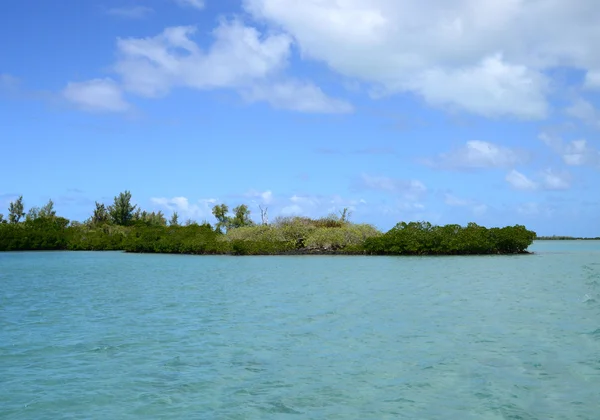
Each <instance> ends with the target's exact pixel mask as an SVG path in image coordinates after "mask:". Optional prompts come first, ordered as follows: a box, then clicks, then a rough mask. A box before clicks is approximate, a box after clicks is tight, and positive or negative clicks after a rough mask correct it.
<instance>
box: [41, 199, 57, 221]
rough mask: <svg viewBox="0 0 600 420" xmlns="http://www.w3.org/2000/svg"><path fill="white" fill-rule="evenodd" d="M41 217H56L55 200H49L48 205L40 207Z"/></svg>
mask: <svg viewBox="0 0 600 420" xmlns="http://www.w3.org/2000/svg"><path fill="white" fill-rule="evenodd" d="M39 217H44V218H48V219H51V218H54V217H56V210H54V202H53V201H52V200H48V202H47V203H46V205H45V206H43V207H42V208H41V209H40V212H39Z"/></svg>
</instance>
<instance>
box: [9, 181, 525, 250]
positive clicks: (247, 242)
mask: <svg viewBox="0 0 600 420" xmlns="http://www.w3.org/2000/svg"><path fill="white" fill-rule="evenodd" d="M212 212H213V215H214V216H215V219H216V220H217V223H216V224H215V225H214V226H212V225H211V224H209V223H208V222H202V223H197V222H195V221H192V220H187V221H186V222H184V223H183V224H181V223H180V222H179V216H178V214H177V213H174V214H173V215H172V216H171V218H170V220H169V221H167V219H166V217H165V215H164V214H163V213H162V212H161V211H158V212H147V211H142V210H141V209H140V208H139V207H137V206H136V205H132V203H131V193H130V192H129V191H125V192H122V193H120V194H119V195H118V196H116V197H115V198H114V202H113V204H112V205H110V206H106V205H104V204H101V203H98V202H96V203H95V209H94V210H93V214H92V215H91V217H90V218H89V219H87V220H85V221H84V222H77V221H69V220H68V219H66V218H63V217H60V216H57V215H56V211H55V210H54V204H53V202H52V201H51V200H50V201H49V202H48V204H46V205H45V206H43V207H41V208H37V207H33V208H31V209H30V210H29V211H28V212H27V213H25V211H24V203H23V197H22V196H21V197H19V198H18V199H17V200H15V201H14V202H12V203H11V204H10V206H9V215H8V219H5V218H4V216H3V215H1V214H0V251H27V250H29V251H32V250H71V251H106V250H113V251H125V252H137V253H167V254H195V255H491V254H523V253H528V252H527V248H528V247H529V245H531V244H532V243H533V240H534V239H536V233H535V232H533V231H530V230H527V229H526V228H525V226H522V225H516V226H507V227H503V228H497V227H495V228H486V227H483V226H479V225H477V224H475V223H469V224H468V225H467V226H460V225H454V224H450V225H445V226H435V225H432V224H430V223H428V222H410V223H406V222H400V223H398V224H396V226H394V227H393V228H392V229H390V230H389V231H387V232H385V233H384V232H381V231H379V230H378V229H377V228H375V227H374V226H372V225H370V224H358V223H352V222H350V221H349V220H348V215H349V213H348V210H347V209H344V210H343V211H341V212H340V214H339V215H329V216H326V217H322V218H319V219H311V218H308V217H300V216H294V217H278V218H276V219H275V220H274V222H273V223H269V222H268V217H267V212H266V209H262V208H261V223H255V222H254V221H253V220H252V219H251V218H250V214H251V212H250V209H249V208H248V206H246V205H244V204H242V205H239V206H237V207H235V208H234V209H233V212H232V213H230V211H229V208H228V206H227V205H225V204H219V205H215V206H214V207H213V209H212Z"/></svg>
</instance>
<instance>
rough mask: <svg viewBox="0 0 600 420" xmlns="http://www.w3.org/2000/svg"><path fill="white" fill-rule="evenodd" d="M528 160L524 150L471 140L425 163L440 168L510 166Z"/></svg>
mask: <svg viewBox="0 0 600 420" xmlns="http://www.w3.org/2000/svg"><path fill="white" fill-rule="evenodd" d="M528 160H529V156H528V154H527V153H526V152H524V151H521V150H513V149H509V148H507V147H502V146H497V145H495V144H493V143H489V142H485V141H479V140H473V141H468V142H467V143H466V144H465V146H463V147H461V148H458V149H455V150H453V151H451V152H449V153H442V154H440V155H439V156H438V157H437V158H435V159H433V160H430V161H426V163H428V164H429V165H432V166H435V167H439V168H442V169H477V168H506V167H512V166H515V165H519V164H522V163H526V162H527V161H528Z"/></svg>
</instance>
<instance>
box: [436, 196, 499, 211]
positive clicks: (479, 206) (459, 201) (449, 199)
mask: <svg viewBox="0 0 600 420" xmlns="http://www.w3.org/2000/svg"><path fill="white" fill-rule="evenodd" d="M444 203H445V204H446V205H447V206H450V207H468V208H470V209H471V211H472V212H473V214H474V215H476V216H481V215H483V214H485V213H486V212H487V210H488V206H487V205H486V204H483V203H478V202H476V201H473V200H467V199H464V198H459V197H457V196H455V195H453V194H450V193H446V194H444Z"/></svg>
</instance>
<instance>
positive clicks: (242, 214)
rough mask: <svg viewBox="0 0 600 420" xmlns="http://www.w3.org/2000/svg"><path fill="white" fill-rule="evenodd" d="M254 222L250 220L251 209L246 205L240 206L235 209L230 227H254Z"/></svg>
mask: <svg viewBox="0 0 600 420" xmlns="http://www.w3.org/2000/svg"><path fill="white" fill-rule="evenodd" d="M253 224H254V222H253V221H252V220H251V219H250V209H249V208H248V206H247V205H245V204H240V205H239V206H237V207H236V208H234V209H233V218H232V219H230V227H232V228H240V227H244V226H252V225H253Z"/></svg>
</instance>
